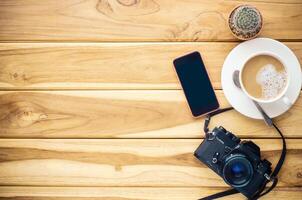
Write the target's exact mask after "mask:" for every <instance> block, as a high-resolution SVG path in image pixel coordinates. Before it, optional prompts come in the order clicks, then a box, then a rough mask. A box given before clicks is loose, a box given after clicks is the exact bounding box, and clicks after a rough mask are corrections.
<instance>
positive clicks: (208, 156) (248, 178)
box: [194, 126, 272, 199]
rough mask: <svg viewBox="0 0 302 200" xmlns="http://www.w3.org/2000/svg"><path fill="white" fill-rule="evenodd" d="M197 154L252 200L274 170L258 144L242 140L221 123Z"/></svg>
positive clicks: (209, 135)
mask: <svg viewBox="0 0 302 200" xmlns="http://www.w3.org/2000/svg"><path fill="white" fill-rule="evenodd" d="M194 155H195V156H196V157H197V158H198V159H199V160H200V161H201V162H203V163H204V164H206V165H207V166H208V167H209V168H211V169H212V170H213V171H214V172H216V173H217V174H218V175H219V176H221V177H222V178H223V179H224V181H225V182H226V183H227V184H229V185H230V186H232V187H233V188H235V189H236V190H237V191H239V192H240V193H242V194H243V195H245V196H246V197H247V198H249V199H250V198H252V197H254V196H255V195H256V194H257V192H258V191H260V190H261V189H263V187H264V186H265V184H266V183H267V182H268V180H269V175H270V174H271V172H272V169H271V163H270V162H269V161H267V160H265V159H264V160H261V156H260V148H259V147H258V146H257V145H256V144H255V143H253V142H251V141H242V142H241V141H240V139H239V138H238V137H236V136H235V135H234V134H232V133H231V132H229V131H226V130H225V129H224V128H223V127H221V126H220V127H216V128H214V129H213V131H212V132H210V133H208V134H207V135H206V139H205V140H204V141H203V142H202V143H201V144H200V145H199V147H198V148H197V149H196V151H195V153H194Z"/></svg>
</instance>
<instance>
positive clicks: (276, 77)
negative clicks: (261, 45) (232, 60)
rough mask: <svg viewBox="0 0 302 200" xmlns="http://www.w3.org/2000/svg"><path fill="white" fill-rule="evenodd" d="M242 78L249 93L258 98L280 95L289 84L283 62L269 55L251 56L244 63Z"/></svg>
mask: <svg viewBox="0 0 302 200" xmlns="http://www.w3.org/2000/svg"><path fill="white" fill-rule="evenodd" d="M241 79H242V83H243V86H244V88H245V90H246V91H247V93H248V94H249V95H251V96H252V97H254V98H256V99H261V100H270V99H274V98H276V97H277V96H279V94H280V93H282V92H283V91H284V89H285V88H286V85H287V74H286V70H285V68H284V66H283V64H282V63H281V62H280V61H279V60H278V59H276V58H274V57H272V56H268V55H259V56H255V57H253V58H251V59H250V60H248V61H247V62H246V64H245V65H244V68H243V71H242V74H241Z"/></svg>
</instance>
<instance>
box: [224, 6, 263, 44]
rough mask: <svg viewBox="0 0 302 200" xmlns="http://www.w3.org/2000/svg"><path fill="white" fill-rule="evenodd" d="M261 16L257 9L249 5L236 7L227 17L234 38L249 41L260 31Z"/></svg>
mask: <svg viewBox="0 0 302 200" xmlns="http://www.w3.org/2000/svg"><path fill="white" fill-rule="evenodd" d="M262 24H263V22H262V16H261V13H260V12H259V10H258V9H257V8H255V7H254V6H250V5H241V6H238V7H236V8H235V9H234V10H233V11H232V12H231V14H230V16H229V27H230V29H231V31H232V33H233V35H234V36H235V37H237V38H238V39H240V40H250V39H253V38H255V37H257V35H259V33H260V31H261V29H262Z"/></svg>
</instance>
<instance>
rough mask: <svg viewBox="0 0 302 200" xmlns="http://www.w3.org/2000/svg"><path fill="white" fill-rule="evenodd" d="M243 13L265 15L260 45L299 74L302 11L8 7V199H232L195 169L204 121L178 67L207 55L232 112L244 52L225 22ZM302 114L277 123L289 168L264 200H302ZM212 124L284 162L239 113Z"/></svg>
mask: <svg viewBox="0 0 302 200" xmlns="http://www.w3.org/2000/svg"><path fill="white" fill-rule="evenodd" d="M243 3H248V4H252V5H255V6H256V7H257V8H259V10H260V11H261V13H262V14H263V17H264V28H263V31H262V36H264V37H270V38H274V39H278V40H280V41H282V42H284V43H285V44H286V45H288V46H289V47H290V48H291V49H292V50H293V51H294V52H295V53H296V55H297V56H298V58H299V60H300V63H302V43H301V42H302V1H301V0H288V1H283V0H275V1H271V0H262V1H260V0H259V1H258V0H254V1H247V2H246V1H221V0H203V1H202V0H190V1H185V0H173V1H170V0H99V1H98V0H66V1H62V0H44V1H34V0H1V1H0V41H1V43H0V89H1V92H0V105H1V106H0V137H1V139H0V185H1V186H0V199H16V200H29V199H33V200H41V199H43V200H53V199H59V200H67V199H68V200H71V199H72V200H78V199H81V200H82V199H98V200H99V199H115V200H117V199H123V200H126V199H127V200H130V199H131V200H132V199H140V200H151V199H152V200H164V199H167V200H174V199H175V200H176V199H178V200H183V199H185V200H187V199H188V200H195V199H197V198H199V197H202V196H206V195H209V194H212V193H214V192H217V191H221V190H224V189H225V188H226V187H227V185H226V184H225V183H224V182H223V181H222V179H221V178H220V177H218V176H217V175H215V174H214V172H212V171H211V170H210V169H208V168H207V167H205V166H204V165H202V164H200V163H199V162H198V161H197V160H196V159H195V158H194V157H193V151H194V150H195V149H196V147H197V146H198V145H199V143H200V142H201V138H202V137H203V132H202V126H203V120H204V119H203V118H201V119H193V118H192V117H191V115H190V112H189V110H188V108H187V106H186V100H185V99H184V97H183V95H182V91H181V90H180V87H179V84H178V81H177V78H176V75H175V73H174V71H173V66H172V60H173V58H175V57H177V56H179V55H182V54H184V53H187V52H190V51H193V50H198V51H200V52H201V54H202V56H203V59H204V61H205V64H206V67H207V70H208V71H209V74H210V77H211V79H212V81H213V84H214V86H215V89H216V93H217V95H218V98H219V101H220V103H221V105H222V107H226V106H228V105H229V104H228V102H227V101H226V99H225V98H224V95H223V92H222V90H221V84H220V71H221V66H222V64H223V61H224V59H225V57H226V55H227V54H228V53H229V52H230V50H231V49H232V48H233V47H234V46H236V45H237V44H238V41H237V40H236V39H235V38H234V37H233V36H232V35H231V33H230V31H229V30H228V27H227V18H228V14H229V13H230V11H231V10H232V8H234V7H235V6H236V5H239V4H243ZM301 111H302V99H301V98H299V99H298V101H297V102H296V104H295V105H294V106H293V108H292V109H291V110H290V111H289V112H287V113H286V114H284V115H282V116H280V117H278V118H277V119H276V122H277V124H278V125H279V126H280V127H281V129H282V131H284V133H285V135H286V137H287V143H288V157H287V159H286V163H285V165H284V167H283V169H282V171H281V174H280V184H279V185H278V188H277V189H276V190H275V191H274V192H272V193H271V194H269V195H268V196H267V197H265V198H263V199H288V200H289V199H291V200H292V199H293V200H298V199H299V200H300V199H301V196H302V159H301V158H302V125H301V122H302V113H301ZM215 121H216V124H220V125H223V126H225V127H226V128H227V129H229V130H231V131H233V132H234V133H236V134H237V135H239V136H241V137H242V138H251V139H253V140H254V141H255V142H256V143H257V144H259V145H260V146H261V150H262V151H263V155H264V157H266V158H267V159H269V160H271V161H273V162H274V163H276V162H277V160H278V158H279V155H280V149H281V142H280V140H279V139H278V135H277V133H275V132H274V130H272V129H269V128H268V127H266V126H265V125H264V123H263V122H262V121H257V120H251V119H248V118H246V117H244V116H242V115H241V114H239V113H237V112H235V111H231V112H229V113H225V114H223V115H221V116H217V117H216V118H215ZM213 124H215V123H212V127H213V126H214V125H213ZM226 199H236V200H237V199H244V198H243V197H242V196H241V195H235V196H233V197H229V198H226Z"/></svg>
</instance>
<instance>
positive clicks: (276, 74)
mask: <svg viewBox="0 0 302 200" xmlns="http://www.w3.org/2000/svg"><path fill="white" fill-rule="evenodd" d="M256 81H257V83H258V84H259V85H260V86H261V88H262V95H261V98H263V99H272V98H275V97H276V96H278V95H279V94H280V93H281V92H282V91H283V90H284V89H285V87H286V84H287V74H286V71H277V70H276V67H275V66H274V65H272V64H267V65H265V66H263V67H262V68H261V69H260V70H259V71H258V73H257V76H256Z"/></svg>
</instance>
